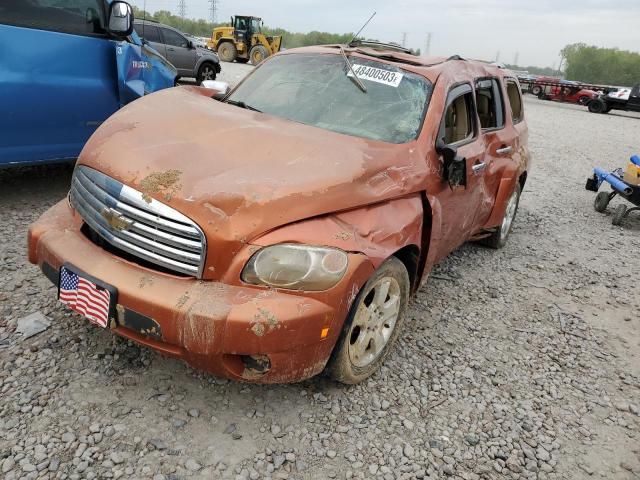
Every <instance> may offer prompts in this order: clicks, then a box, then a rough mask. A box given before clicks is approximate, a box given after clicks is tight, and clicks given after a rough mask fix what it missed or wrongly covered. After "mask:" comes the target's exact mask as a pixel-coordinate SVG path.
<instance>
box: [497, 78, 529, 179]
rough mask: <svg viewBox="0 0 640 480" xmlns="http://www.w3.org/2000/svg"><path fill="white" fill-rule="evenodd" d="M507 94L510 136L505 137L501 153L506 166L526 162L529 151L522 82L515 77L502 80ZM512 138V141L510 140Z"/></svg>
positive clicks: (507, 122)
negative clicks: (521, 90)
mask: <svg viewBox="0 0 640 480" xmlns="http://www.w3.org/2000/svg"><path fill="white" fill-rule="evenodd" d="M502 88H503V92H504V93H505V94H506V95H505V107H508V108H505V115H506V129H507V133H508V134H509V137H505V143H504V148H506V150H502V152H503V153H502V154H501V157H502V159H501V162H503V164H504V166H505V167H506V166H507V165H508V164H512V163H515V164H517V165H520V164H524V163H525V160H526V158H528V157H529V152H528V151H526V148H527V147H526V145H527V143H528V138H529V130H528V128H527V123H526V122H525V121H524V104H523V103H522V93H521V92H520V84H519V83H518V80H516V79H515V78H513V77H505V78H504V79H503V81H502ZM509 138H510V141H509Z"/></svg>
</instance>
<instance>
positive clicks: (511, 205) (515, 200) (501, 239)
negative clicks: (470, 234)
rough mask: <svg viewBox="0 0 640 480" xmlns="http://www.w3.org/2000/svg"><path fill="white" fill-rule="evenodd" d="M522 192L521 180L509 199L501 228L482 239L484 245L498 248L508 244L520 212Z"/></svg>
mask: <svg viewBox="0 0 640 480" xmlns="http://www.w3.org/2000/svg"><path fill="white" fill-rule="evenodd" d="M521 193H522V188H521V187H520V182H518V183H516V188H515V190H514V191H513V193H512V194H511V196H510V197H509V200H508V201H507V207H506V209H505V212H504V217H503V218H502V223H501V224H500V228H498V229H497V230H496V231H495V232H493V233H492V234H491V235H490V236H489V237H487V238H483V239H482V240H480V243H481V244H482V245H485V246H487V247H490V248H495V249H496V250H497V249H499V248H502V247H504V246H505V245H506V244H507V240H508V238H509V234H510V233H511V228H512V227H513V221H514V220H515V219H516V215H517V213H518V206H519V205H520V194H521Z"/></svg>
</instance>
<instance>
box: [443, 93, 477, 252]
mask: <svg viewBox="0 0 640 480" xmlns="http://www.w3.org/2000/svg"><path fill="white" fill-rule="evenodd" d="M442 147H447V148H449V149H451V150H452V151H455V152H456V154H457V159H458V164H459V165H460V166H461V167H463V169H464V172H462V174H461V177H460V178H462V179H463V180H464V182H463V184H461V185H457V186H456V185H453V186H452V185H451V178H448V174H447V160H446V158H445V156H444V155H442V154H440V160H441V162H442V164H443V174H442V177H443V178H442V181H443V182H445V183H449V185H446V186H443V187H442V191H441V192H440V193H439V194H438V197H439V199H440V202H441V205H442V218H441V227H440V229H441V236H442V240H441V241H440V242H438V243H439V244H440V245H442V248H441V249H440V250H439V251H438V253H437V257H438V259H441V258H444V257H445V256H446V255H447V254H448V253H449V252H451V251H452V250H454V249H455V248H457V247H458V246H460V245H461V244H463V243H464V242H465V241H467V240H468V239H469V238H470V237H471V236H472V235H473V234H474V233H475V232H476V230H477V225H476V209H477V208H478V205H479V204H480V203H481V202H482V198H483V195H482V192H483V183H482V175H483V174H484V170H485V169H486V164H485V156H484V148H485V147H484V140H483V138H482V136H481V135H480V134H479V129H478V115H477V113H476V106H475V99H474V95H473V88H472V86H471V84H470V83H463V84H459V85H456V86H454V87H453V88H451V89H450V90H449V93H448V94H447V101H446V104H445V109H444V112H443V114H442V120H441V122H440V128H439V132H438V141H437V144H436V150H437V151H440V152H442V151H443V148H442Z"/></svg>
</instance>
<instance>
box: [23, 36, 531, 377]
mask: <svg viewBox="0 0 640 480" xmlns="http://www.w3.org/2000/svg"><path fill="white" fill-rule="evenodd" d="M392 74H393V75H392ZM285 79H286V81H283V80H285ZM215 94H216V92H213V91H211V90H208V89H205V88H199V87H181V88H175V89H171V90H167V91H163V92H158V93H156V94H153V95H150V96H147V97H145V98H144V99H142V100H139V101H137V102H135V104H132V105H130V106H128V107H126V108H124V109H123V110H121V111H119V112H118V113H116V114H115V115H114V116H113V117H112V118H110V119H109V120H108V121H107V122H105V124H104V125H102V126H101V127H100V128H99V129H98V131H97V132H96V133H95V135H93V137H92V138H91V139H90V141H89V142H88V144H87V146H86V147H85V149H84V151H83V152H82V155H81V157H80V158H79V160H78V163H77V166H76V169H75V172H74V176H73V180H72V186H71V192H70V195H69V199H68V200H64V201H61V202H60V203H59V204H57V205H56V206H54V207H53V208H52V209H51V210H49V211H48V212H46V213H45V214H44V215H43V216H42V217H41V218H40V219H39V220H38V221H37V222H36V223H35V224H33V225H32V226H31V228H30V230H29V259H30V260H31V262H33V263H36V264H38V265H39V266H40V267H41V268H42V270H43V271H44V272H45V274H47V276H48V277H49V278H50V279H51V280H52V281H53V282H55V283H57V282H59V272H60V268H61V267H62V266H65V268H68V269H70V270H71V271H73V272H76V274H77V275H78V276H79V277H86V278H89V279H94V280H95V281H96V282H97V283H96V285H97V286H96V288H97V289H98V290H103V291H104V289H109V291H110V292H112V293H111V298H110V302H109V318H108V321H105V322H104V324H105V325H106V326H107V327H109V328H111V329H113V331H114V332H115V333H116V334H119V335H122V336H124V337H127V338H130V339H133V340H135V341H137V342H140V343H142V344H145V345H148V346H150V347H152V348H155V349H156V350H158V351H160V352H162V353H164V354H166V355H170V356H173V357H176V358H181V359H184V360H186V361H187V362H189V363H190V364H192V365H193V366H196V367H198V368H201V369H204V370H207V371H210V372H213V373H214V374H217V375H223V376H227V377H231V378H235V379H242V380H251V381H256V382H264V383H268V382H291V381H297V380H301V379H304V378H308V377H311V376H313V375H316V374H318V373H320V372H322V371H323V370H325V371H327V372H328V373H329V374H330V375H332V376H333V378H335V379H337V380H340V381H342V382H345V383H357V382H359V381H361V380H363V379H365V378H367V377H368V376H369V375H371V374H372V373H374V372H375V371H376V369H377V368H378V367H379V366H380V364H381V363H382V361H383V360H384V358H385V356H386V355H387V354H388V353H389V351H390V349H391V347H392V345H393V344H394V342H395V340H396V338H397V337H398V335H399V333H400V331H401V328H402V323H403V318H404V312H405V309H406V305H407V302H408V299H409V297H410V295H411V294H412V293H413V292H415V291H416V290H417V288H418V286H419V285H420V284H421V283H422V282H424V281H425V280H426V279H427V278H428V275H429V271H430V270H431V268H432V266H433V265H434V264H435V263H436V262H438V261H439V260H441V259H442V258H444V257H445V256H446V255H447V254H448V253H449V252H451V251H452V250H454V249H455V248H457V247H458V246H459V245H461V244H462V243H464V242H465V241H468V240H480V241H483V242H485V243H486V244H488V245H490V246H493V247H501V246H503V245H504V244H505V242H506V240H507V237H508V235H509V232H510V229H511V225H512V222H513V220H514V217H515V214H516V211H517V206H518V201H519V196H520V192H521V189H522V187H523V186H524V183H525V180H526V175H527V171H528V167H529V152H528V149H527V126H526V123H525V120H524V112H523V105H522V99H521V94H520V87H519V85H518V82H517V80H516V79H515V77H513V75H512V74H510V73H509V72H508V71H505V70H501V69H498V68H496V67H493V66H490V65H488V64H484V63H480V62H474V61H466V60H463V59H460V58H458V57H456V58H451V59H438V58H418V57H415V56H413V55H410V54H408V53H403V52H398V51H397V49H395V48H391V47H389V48H385V47H384V46H380V45H377V46H375V48H373V47H369V46H367V45H364V44H362V45H352V46H350V47H343V46H338V45H335V46H326V47H310V48H303V49H296V50H288V51H286V52H282V53H280V54H278V55H276V56H274V57H272V58H270V59H268V60H267V61H265V62H264V63H263V64H262V65H261V66H260V67H258V68H257V69H256V70H254V71H253V72H252V73H251V74H250V75H249V76H248V77H247V78H246V79H245V80H244V81H243V82H242V83H241V84H239V85H238V86H237V87H236V88H235V89H234V90H233V91H232V92H231V93H230V94H228V95H226V96H221V95H219V94H218V95H215ZM158 132H164V133H162V134H159V133H158ZM89 316H91V315H89ZM94 320H95V319H94Z"/></svg>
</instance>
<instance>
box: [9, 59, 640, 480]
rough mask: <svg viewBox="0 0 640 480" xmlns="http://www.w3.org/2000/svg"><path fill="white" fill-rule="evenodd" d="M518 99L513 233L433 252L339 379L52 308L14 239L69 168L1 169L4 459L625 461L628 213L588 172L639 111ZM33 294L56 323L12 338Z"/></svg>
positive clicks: (635, 350) (633, 237)
mask: <svg viewBox="0 0 640 480" xmlns="http://www.w3.org/2000/svg"><path fill="white" fill-rule="evenodd" d="M224 67H227V65H226V64H225V65H224ZM226 70H227V71H230V70H231V69H229V68H227V69H226ZM526 106H527V115H528V121H529V127H530V130H531V138H530V145H531V148H532V151H533V154H534V156H535V164H534V166H535V169H534V170H533V171H532V172H531V174H530V176H529V181H528V184H527V187H526V189H525V192H524V195H523V198H522V202H521V205H520V211H519V214H518V218H517V220H516V223H515V230H514V232H513V235H512V237H511V239H510V242H509V244H508V245H507V247H506V248H505V249H504V250H502V251H492V250H488V249H485V248H482V247H479V246H477V245H473V244H470V245H466V246H464V247H462V248H460V249H459V250H458V251H456V252H455V253H453V254H452V255H451V256H450V257H449V258H448V259H447V260H445V261H444V263H442V264H441V265H440V266H439V267H438V268H437V269H436V271H435V272H434V273H433V275H432V277H431V279H430V281H429V282H428V284H427V285H426V286H424V287H423V288H422V290H421V291H420V292H419V294H418V295H417V297H416V298H415V300H414V301H413V302H412V306H411V308H410V311H409V318H408V321H407V323H406V329H405V331H404V333H403V335H402V336H401V340H400V342H399V345H398V346H397V349H396V350H395V353H393V354H392V355H391V356H390V357H389V359H388V361H387V362H386V364H385V365H384V367H383V368H382V370H381V371H380V372H379V373H378V374H376V375H375V376H374V377H372V378H371V379H370V380H368V381H366V382H364V383H363V384H361V385H358V386H354V387H344V386H340V385H336V384H334V383H332V382H330V381H328V380H327V379H324V378H316V379H312V380H310V381H306V382H303V383H300V384H295V385H285V386H256V385H246V384H240V383H235V382H230V381H227V380H223V379H219V378H214V377H212V376H209V375H205V374H202V373H200V372H198V371H195V370H192V369H190V368H188V367H186V366H185V365H183V364H182V363H180V362H178V361H174V360H169V359H165V358H162V357H160V356H159V355H157V354H155V353H154V352H152V351H150V350H147V349H141V348H139V347H137V346H135V345H133V344H130V343H128V342H126V341H124V340H121V339H118V338H116V337H114V336H112V335H111V334H109V332H107V331H104V330H100V329H97V328H94V327H92V326H91V325H89V324H88V323H87V322H86V321H84V320H82V319H81V318H80V317H79V316H77V315H75V314H71V313H69V312H67V311H66V310H65V309H64V308H62V306H60V305H58V304H57V302H56V300H55V289H54V288H53V287H52V286H50V285H49V283H48V281H47V280H45V278H44V277H43V276H42V275H41V274H40V272H39V271H38V270H37V269H36V268H35V267H34V266H32V265H30V264H28V262H27V259H26V258H25V248H24V246H25V238H26V229H27V225H28V224H29V223H30V222H32V221H33V220H35V219H36V218H37V217H38V215H40V214H41V213H42V212H43V211H44V210H45V209H46V208H48V207H49V206H50V205H52V204H54V203H55V202H56V201H57V200H58V199H59V198H62V197H63V196H64V195H65V193H66V191H67V188H68V184H69V178H70V174H71V168H70V167H66V166H57V167H43V168H37V169H34V168H27V169H20V170H5V171H0V218H2V222H1V223H0V259H1V260H2V264H3V281H2V282H1V283H0V365H1V366H2V369H1V371H0V391H1V395H0V471H1V472H2V474H1V476H4V478H6V479H14V478H72V479H78V478H87V479H90V478H154V479H178V478H186V477H192V478H223V479H226V478H230V479H234V478H240V479H247V478H250V479H258V478H278V479H282V478H295V479H315V478H384V479H398V478H402V479H404V478H457V479H481V478H482V479H498V478H514V479H515V478H526V479H569V478H571V479H573V478H606V479H637V478H640V432H639V428H640V417H639V416H638V414H639V412H638V408H639V407H640V315H639V312H640V297H639V296H638V294H637V285H638V279H639V275H638V272H640V257H638V251H639V250H640V249H639V247H640V240H639V239H640V237H639V232H640V220H639V219H637V218H633V219H630V220H629V221H627V222H626V223H625V225H624V226H623V227H612V225H611V208H610V209H609V212H608V213H606V214H599V213H596V212H594V210H593V207H592V203H593V199H594V194H592V193H591V192H587V191H585V190H584V181H585V178H586V176H587V175H588V174H589V172H590V169H591V168H592V167H593V166H594V165H602V166H604V167H608V168H613V167H617V166H622V165H624V164H625V162H626V161H627V158H628V157H629V155H630V154H631V153H633V152H635V151H637V149H638V145H637V144H632V139H633V140H634V141H635V140H637V139H638V138H640V118H639V117H637V116H631V115H614V114H610V115H594V114H589V113H587V112H586V110H585V109H583V108H579V107H575V106H569V105H558V104H551V103H547V102H541V101H538V100H536V99H528V100H527V102H526ZM614 203H617V200H616V201H614ZM634 287H635V288H636V291H634ZM37 311H40V312H42V313H44V314H45V315H47V316H48V317H49V318H50V319H51V320H52V326H51V328H49V330H47V331H46V332H44V333H41V334H39V335H37V336H35V337H32V338H30V339H28V340H22V339H20V337H19V336H18V335H17V334H15V333H14V329H15V327H16V322H17V320H18V319H19V318H21V317H23V316H25V315H27V314H29V313H32V312H37Z"/></svg>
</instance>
